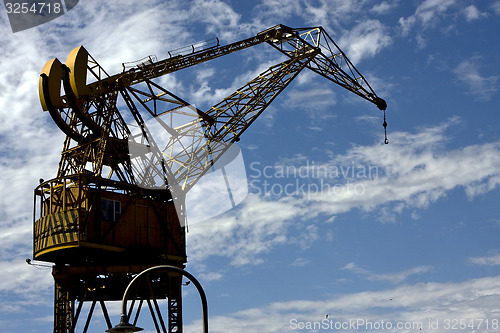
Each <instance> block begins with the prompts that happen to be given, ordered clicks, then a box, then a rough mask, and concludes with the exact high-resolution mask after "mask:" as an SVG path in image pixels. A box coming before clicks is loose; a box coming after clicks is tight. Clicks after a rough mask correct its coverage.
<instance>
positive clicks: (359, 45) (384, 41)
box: [338, 20, 392, 64]
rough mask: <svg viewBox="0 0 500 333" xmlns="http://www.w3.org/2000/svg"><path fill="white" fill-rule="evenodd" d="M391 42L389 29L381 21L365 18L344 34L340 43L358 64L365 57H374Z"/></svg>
mask: <svg viewBox="0 0 500 333" xmlns="http://www.w3.org/2000/svg"><path fill="white" fill-rule="evenodd" d="M391 42H392V39H391V36H390V34H389V30H388V29H387V28H386V27H385V26H384V25H383V24H382V23H381V22H380V21H377V20H365V21H363V22H362V23H360V24H358V25H357V26H356V27H354V28H353V29H352V30H350V31H349V32H347V33H346V34H344V35H342V37H341V38H340V40H339V41H338V44H339V45H345V46H344V47H343V48H344V52H345V53H346V54H348V57H349V59H350V60H351V61H352V62H353V63H354V64H358V63H359V62H361V60H362V59H364V58H369V57H373V56H374V55H376V54H377V53H379V52H380V51H381V50H382V49H383V48H385V47H387V46H388V45H390V44H391ZM341 47H342V46H341Z"/></svg>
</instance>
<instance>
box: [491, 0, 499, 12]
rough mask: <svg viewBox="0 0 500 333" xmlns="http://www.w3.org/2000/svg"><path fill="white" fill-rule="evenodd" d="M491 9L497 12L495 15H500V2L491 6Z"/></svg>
mask: <svg viewBox="0 0 500 333" xmlns="http://www.w3.org/2000/svg"><path fill="white" fill-rule="evenodd" d="M491 8H492V9H493V11H494V12H495V15H500V1H495V2H494V3H492V4H491Z"/></svg>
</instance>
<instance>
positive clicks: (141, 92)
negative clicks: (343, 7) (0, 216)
mask: <svg viewBox="0 0 500 333" xmlns="http://www.w3.org/2000/svg"><path fill="white" fill-rule="evenodd" d="M262 43H267V44H269V45H271V46H272V47H273V48H275V49H277V50H278V51H280V52H281V53H283V54H284V55H285V56H286V57H287V60H285V61H284V62H281V63H280V64H277V65H275V66H272V67H270V68H269V69H267V70H266V71H264V72H263V73H261V74H259V75H258V76H257V77H255V78H254V79H253V80H251V81H250V82H248V83H247V84H245V85H244V86H242V87H241V88H239V89H238V90H236V92H234V93H233V94H231V95H230V96H228V97H226V98H225V99H224V100H223V101H221V102H220V103H218V104H216V105H214V106H213V107H212V108H210V109H209V110H207V111H202V110H199V109H196V108H193V107H192V106H190V105H189V103H188V102H186V101H184V100H182V99H181V98H179V97H177V96H176V95H175V94H173V93H172V92H170V91H168V90H166V89H164V88H163V87H161V86H160V85H158V84H157V83H155V82H154V79H155V78H158V77H161V76H163V75H166V74H168V73H172V72H175V71H178V70H181V69H184V68H187V67H191V66H194V65H197V64H200V63H202V62H206V61H209V60H212V59H215V58H218V57H221V56H224V55H227V54H230V53H233V52H237V51H240V50H243V49H246V48H249V47H252V46H255V45H258V44H262ZM56 66H61V64H60V62H59V61H57V59H55V60H51V61H50V62H48V63H47V65H46V66H45V67H44V70H43V71H42V77H41V81H40V96H41V101H42V106H43V109H44V110H49V111H50V114H51V116H52V117H53V118H54V120H55V122H56V124H57V125H58V126H59V127H60V128H61V129H62V130H63V131H64V132H65V133H66V134H67V135H68V138H69V139H67V143H66V147H67V148H68V149H65V151H66V154H64V153H63V156H65V159H66V160H65V161H62V163H61V168H60V172H59V176H63V175H65V174H71V173H75V172H76V173H78V172H83V171H84V166H85V165H86V164H87V162H91V163H92V165H93V166H92V172H93V173H94V174H96V175H100V173H101V171H102V167H103V165H108V166H109V167H110V168H111V169H112V172H111V173H114V174H115V175H117V176H118V178H119V180H120V181H125V182H128V183H136V182H137V181H138V179H137V174H138V173H137V172H136V175H135V176H134V172H133V170H134V168H137V166H138V165H142V166H144V165H147V164H149V165H151V166H153V168H149V169H148V170H149V171H147V172H149V173H150V174H151V175H152V174H154V175H155V177H158V176H160V175H163V176H161V177H163V178H164V185H167V184H168V185H167V186H169V188H170V190H171V191H172V190H173V189H174V187H176V188H178V189H180V190H181V191H188V190H189V189H190V188H192V186H194V184H196V182H197V181H198V180H199V179H200V177H202V176H203V174H204V173H206V172H207V170H208V169H209V168H210V166H211V165H213V163H215V162H216V161H217V160H218V159H219V158H220V156H221V155H222V154H223V153H224V152H225V151H226V150H227V149H228V147H229V145H230V144H231V143H233V142H235V141H237V140H239V138H240V136H241V134H242V133H243V132H244V131H245V130H246V129H247V128H248V127H249V126H250V125H251V124H252V123H253V122H254V121H255V119H257V117H258V116H259V115H260V114H261V113H262V112H263V111H264V110H265V109H266V108H267V106H268V105H269V104H270V103H271V102H272V101H273V100H274V99H275V98H276V97H277V96H278V95H279V94H280V93H281V92H282V91H283V89H285V87H286V86H287V85H288V84H289V83H290V82H291V81H292V80H293V79H294V78H295V77H296V75H297V74H298V73H299V72H300V71H301V70H302V69H303V68H306V67H307V68H309V69H310V70H312V71H314V72H315V73H317V74H319V75H321V76H323V77H325V78H327V79H328V80H330V81H332V82H334V83H336V84H338V85H339V86H341V87H343V88H345V89H347V90H349V91H351V92H352V93H354V94H356V95H358V96H360V97H362V98H364V99H366V100H368V101H369V102H371V103H373V104H375V105H376V106H377V107H378V108H379V109H380V110H384V111H385V109H386V106H387V105H386V103H385V101H384V100H383V99H381V98H380V97H378V96H377V95H376V94H375V92H374V91H373V89H372V88H371V86H370V85H369V84H368V82H367V81H366V79H365V78H364V77H363V76H362V75H361V74H360V73H359V71H358V70H357V69H356V68H355V67H354V65H353V64H352V63H351V61H350V60H349V59H348V58H347V56H346V55H345V54H344V52H342V50H341V49H340V48H339V47H338V46H337V44H336V43H335V42H334V41H333V40H332V39H331V38H330V36H329V35H328V34H327V33H326V32H325V31H324V29H323V28H322V27H314V28H299V29H294V28H290V27H287V26H284V25H276V26H274V27H271V28H269V29H266V30H264V31H261V32H259V33H258V34H256V35H255V36H253V37H250V38H246V39H243V40H240V41H237V42H234V43H230V44H227V45H220V44H219V41H218V39H217V43H215V44H214V45H209V46H208V47H201V48H195V47H194V46H193V47H192V48H190V49H189V51H183V50H181V51H177V52H176V53H174V54H172V53H169V57H168V58H166V59H164V60H161V61H154V58H152V57H150V58H149V59H148V61H146V62H142V63H140V64H138V65H137V66H134V67H132V68H130V69H128V70H124V71H123V72H122V73H118V74H114V75H111V76H110V75H108V73H106V71H105V70H104V69H103V68H102V67H101V66H100V65H99V64H98V63H97V61H96V60H95V59H94V58H93V57H92V56H90V54H89V53H88V52H87V51H86V50H85V48H83V46H81V47H78V48H75V49H74V50H73V51H72V52H71V53H70V55H69V56H68V59H67V61H66V65H62V66H63V67H65V68H64V70H63V71H62V73H63V74H60V73H59V72H60V71H59V70H57V68H56ZM124 69H125V66H124ZM61 75H62V77H61ZM91 77H93V78H94V80H95V81H94V82H90V83H88V82H87V81H89V79H90V78H91ZM61 80H62V82H63V87H64V91H65V92H66V95H63V96H59V90H60V86H61ZM118 93H119V94H121V96H122V97H123V99H124V100H125V102H126V105H127V107H128V108H129V110H130V112H131V113H132V115H133V116H134V119H135V120H136V122H137V124H138V126H139V128H141V136H142V137H141V138H139V137H138V136H134V135H132V134H131V132H130V129H129V128H128V126H127V124H125V122H124V120H123V118H122V116H121V115H120V112H119V111H118V110H117V108H116V98H117V95H118ZM167 105H168V106H167ZM185 107H189V108H191V109H193V110H194V112H193V113H192V114H191V115H192V116H193V118H192V119H191V120H190V121H188V122H187V123H186V124H183V125H181V126H179V125H178V124H174V123H173V122H171V123H169V124H168V123H167V122H163V123H162V126H163V128H164V129H165V131H167V132H168V133H169V134H170V139H169V141H168V142H167V144H166V145H165V146H163V147H160V146H159V145H158V144H156V142H155V140H154V138H153V137H152V135H151V133H150V132H149V131H148V130H147V128H145V126H146V125H145V121H144V120H143V119H142V116H141V112H140V110H139V109H143V110H146V111H147V112H148V113H149V114H150V116H152V117H157V118H158V117H159V116H161V115H164V114H175V113H178V114H183V115H184V116H185V115H186V111H185V110H184V109H183V108H185ZM159 119H160V118H158V120H159ZM137 138H139V141H140V142H139V141H138V142H135V143H138V144H144V145H146V146H147V147H148V149H149V151H151V150H155V151H154V152H153V154H150V155H149V157H147V158H146V157H144V156H143V157H140V156H135V157H136V158H142V159H143V160H141V161H140V163H133V162H134V161H131V160H130V158H129V157H128V154H127V156H125V152H126V148H125V146H126V145H127V141H130V139H132V141H134V140H136V139H137ZM186 138H190V143H189V144H188V145H186V142H185V141H186ZM71 140H74V141H77V142H79V143H80V145H81V146H82V147H83V146H85V147H86V148H85V149H86V150H85V152H83V153H82V152H81V151H78V149H74V148H73V149H69V147H70V141H71ZM82 149H83V148H82ZM82 149H80V150H82ZM77 151H78V152H77ZM82 155H84V156H88V157H82ZM111 155H113V158H107V157H109V156H111ZM117 155H118V158H117V157H116V156H117ZM120 156H121V157H120ZM84 162H85V163H84ZM142 172H143V173H144V171H142ZM139 174H140V172H139ZM109 177H111V176H109ZM141 177H142V178H143V179H142V182H147V176H145V175H144V174H142V175H141ZM177 185H178V186H177Z"/></svg>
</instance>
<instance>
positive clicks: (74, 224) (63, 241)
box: [34, 209, 78, 259]
mask: <svg viewBox="0 0 500 333" xmlns="http://www.w3.org/2000/svg"><path fill="white" fill-rule="evenodd" d="M75 246H78V210H76V209H73V210H69V211H66V212H57V213H53V214H49V215H46V216H44V217H42V218H40V219H39V220H38V221H36V222H35V228H34V253H35V259H36V257H37V256H39V255H42V254H44V253H47V252H51V251H55V250H61V249H64V248H68V247H75Z"/></svg>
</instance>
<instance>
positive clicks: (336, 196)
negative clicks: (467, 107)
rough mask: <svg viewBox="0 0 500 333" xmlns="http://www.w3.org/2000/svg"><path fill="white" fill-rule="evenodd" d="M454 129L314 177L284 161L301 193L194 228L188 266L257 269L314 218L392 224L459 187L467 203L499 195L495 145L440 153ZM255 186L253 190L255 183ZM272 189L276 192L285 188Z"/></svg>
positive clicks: (355, 154)
mask: <svg viewBox="0 0 500 333" xmlns="http://www.w3.org/2000/svg"><path fill="white" fill-rule="evenodd" d="M459 123H460V120H459V119H458V118H452V119H450V120H449V121H447V122H445V123H443V124H440V125H437V126H434V127H429V128H423V129H421V130H420V131H419V132H417V133H406V132H393V133H391V144H389V145H388V146H387V145H380V144H378V143H377V144H374V145H372V146H355V147H353V148H351V149H349V150H348V151H347V152H346V153H345V154H344V155H337V156H335V157H334V158H332V159H331V160H329V161H327V162H323V163H318V162H316V164H315V165H314V168H315V170H316V171H314V170H311V168H313V167H312V164H311V162H310V161H309V164H307V165H305V164H304V163H306V162H307V157H306V156H299V157H298V158H296V159H295V160H288V162H286V161H285V160H284V161H283V162H284V163H285V164H286V163H288V166H294V167H295V170H302V171H303V172H302V176H300V175H299V173H296V174H293V173H291V174H289V178H288V183H289V184H292V185H291V186H292V187H294V186H295V187H294V189H296V188H297V186H296V185H295V184H296V181H298V182H301V184H302V183H303V184H305V185H304V186H303V187H302V188H299V189H298V191H296V192H294V193H290V195H289V196H282V197H273V196H266V195H264V194H266V193H265V191H264V190H263V189H262V188H261V189H260V190H261V192H260V195H251V196H249V197H248V198H247V200H246V201H244V202H243V204H241V205H240V206H238V207H236V209H234V210H232V211H230V212H229V213H228V214H227V215H226V216H224V217H222V218H217V219H213V220H211V221H207V222H206V223H200V224H197V225H195V226H193V228H192V229H191V230H190V233H189V234H188V242H187V243H188V249H189V255H190V258H191V260H193V261H197V262H198V261H202V260H204V259H206V258H208V257H209V256H211V255H218V256H223V257H227V258H229V259H230V260H231V264H233V265H237V266H240V265H247V264H252V263H253V264H255V263H262V256H263V255H265V254H266V253H267V252H268V251H270V250H271V248H273V247H275V246H279V245H282V244H285V243H290V242H295V239H294V237H293V236H292V235H291V232H292V230H294V228H301V229H304V230H307V229H305V226H307V225H308V224H309V221H311V220H312V219H313V217H316V216H325V217H332V216H335V215H337V214H341V213H345V212H348V211H351V210H353V209H360V210H364V211H373V210H375V209H377V210H378V211H380V212H382V213H383V214H382V215H380V217H379V218H380V220H381V221H383V222H390V221H395V220H396V217H397V216H398V215H399V214H401V212H403V211H404V210H405V209H412V208H416V209H425V208H426V207H428V205H430V204H431V203H434V202H436V201H438V200H439V199H441V198H443V197H444V196H446V195H447V193H448V192H449V191H451V190H453V189H456V188H457V187H462V188H463V189H464V191H465V193H466V194H467V195H468V196H469V198H471V199H473V198H474V197H476V196H478V195H483V194H484V193H487V192H488V191H491V190H492V189H495V188H497V187H498V185H499V184H500V168H499V166H500V143H498V142H493V143H485V144H482V145H469V146H465V147H462V148H457V149H455V150H450V151H445V150H444V148H443V147H444V145H445V144H446V143H447V142H448V140H450V139H449V138H448V137H447V136H446V130H447V129H448V128H449V127H450V126H455V125H456V124H459ZM262 168H264V166H261V168H260V169H262ZM301 168H304V169H301ZM254 169H255V168H254ZM306 169H307V170H308V171H307V172H306V171H304V170H306ZM273 170H277V169H273ZM318 170H327V172H326V175H324V176H321V177H319V176H317V175H318ZM260 171H262V170H260ZM267 171H268V175H267V176H266V177H265V179H260V178H259V173H258V172H257V171H256V170H251V172H250V173H249V176H250V177H251V178H252V179H251V180H250V183H251V186H252V184H253V186H257V185H259V183H258V181H263V180H266V181H267V182H268V183H269V186H271V185H273V184H274V183H273V182H275V181H276V179H273V177H275V176H273V175H272V174H273V173H272V172H271V174H270V173H269V171H270V170H267ZM271 171H272V170H271ZM314 172H315V173H314ZM370 173H371V174H370ZM260 176H261V177H263V175H262V174H261V175H260ZM256 179H257V182H254V183H252V181H255V180H256ZM259 179H260V180H259ZM321 179H323V180H324V183H323V187H322V188H320V187H319V186H318V184H319V183H318V182H319V181H320V180H321ZM308 182H309V183H308ZM276 184H277V185H276V186H282V187H281V188H283V186H286V184H285V185H283V183H281V184H280V183H278V182H276ZM310 184H312V185H314V186H310ZM325 184H326V185H325ZM260 185H262V183H260ZM306 185H307V186H306ZM254 193H255V192H254ZM384 212H385V213H384ZM384 214H385V215H384ZM316 233H317V232H316V231H315V229H311V230H309V235H310V236H311V237H310V238H303V239H302V240H303V242H302V243H298V242H295V243H294V244H296V245H298V246H302V247H307V243H308V242H314V241H315V240H316V239H317V238H316V236H315V234H316ZM304 242H305V243H304Z"/></svg>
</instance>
